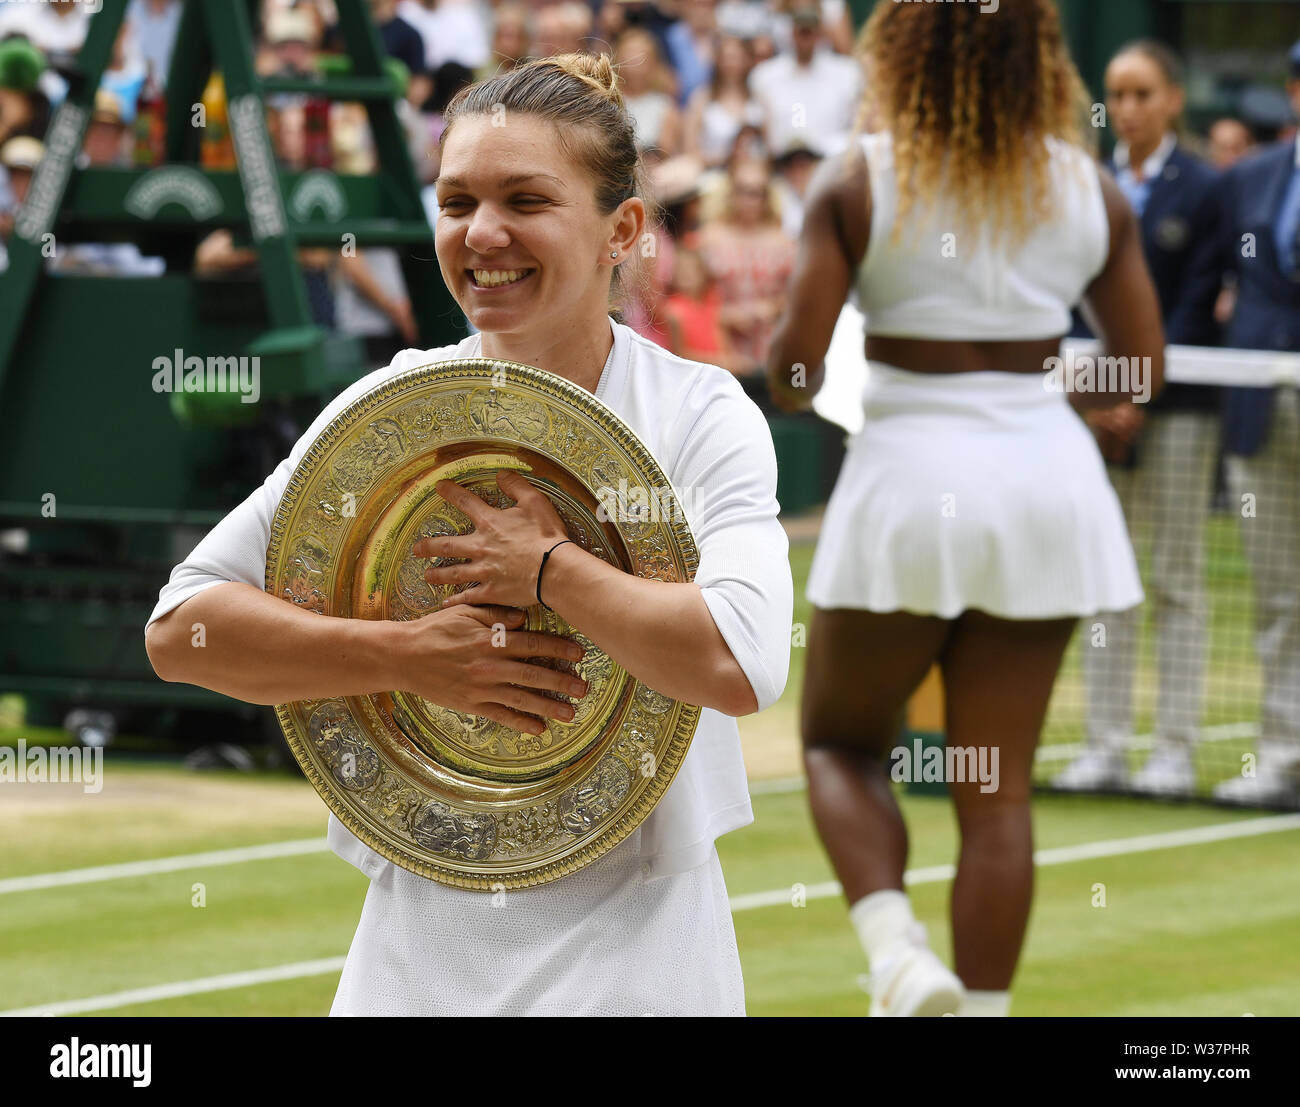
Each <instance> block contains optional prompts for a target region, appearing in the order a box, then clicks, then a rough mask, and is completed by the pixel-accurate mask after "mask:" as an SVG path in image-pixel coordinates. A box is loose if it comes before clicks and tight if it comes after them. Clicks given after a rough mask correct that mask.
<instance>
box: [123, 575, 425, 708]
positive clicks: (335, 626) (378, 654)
mask: <svg viewBox="0 0 1300 1107" xmlns="http://www.w3.org/2000/svg"><path fill="white" fill-rule="evenodd" d="M400 625H401V624H397V623H391V622H383V621H369V620H364V619H342V618H335V617H331V616H326V615H317V614H314V613H313V612H309V611H304V610H302V609H301V608H298V607H295V606H294V605H293V604H290V603H285V602H284V601H283V600H280V599H277V598H276V597H275V596H271V595H268V594H267V593H266V592H263V591H262V590H261V589H258V588H254V587H253V586H252V585H250V584H243V583H240V582H235V581H232V582H229V583H227V584H217V585H214V586H213V587H211V588H208V589H205V590H204V591H202V592H200V593H199V594H198V595H197V596H192V597H191V598H190V599H188V600H186V601H185V602H184V603H183V604H181V605H180V607H178V608H176V609H175V610H173V611H171V612H169V613H168V614H167V615H165V616H163V617H162V618H161V619H159V620H158V621H157V622H155V623H153V624H152V625H151V626H150V627H149V630H148V633H147V634H146V636H145V647H146V649H147V651H148V654H149V660H150V662H151V663H152V664H153V667H154V671H155V672H157V674H158V675H159V676H160V677H162V679H163V680H166V681H173V682H176V681H179V682H183V683H185V684H197V685H199V686H201V687H203V688H210V689H212V691H214V692H221V693H222V694H224V695H227V696H233V697H234V698H235V699H238V700H243V701H244V702H246V703H259V704H279V703H289V702H291V701H293V700H302V699H321V698H324V697H333V696H359V695H365V694H367V693H370V692H384V691H389V690H391V688H392V674H391V672H389V665H388V664H387V662H388V661H389V660H390V655H389V649H388V646H389V642H388V639H389V636H390V635H391V634H392V633H393V632H394V630H395V628H397V627H400Z"/></svg>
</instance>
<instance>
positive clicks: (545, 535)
mask: <svg viewBox="0 0 1300 1107" xmlns="http://www.w3.org/2000/svg"><path fill="white" fill-rule="evenodd" d="M497 486H498V487H499V488H500V489H501V491H502V492H504V493H505V494H506V495H507V496H509V497H510V498H511V499H512V500H514V501H515V506H514V507H509V508H505V509H501V508H495V507H491V506H489V505H488V504H485V503H484V502H483V501H482V500H481V499H479V498H478V497H477V496H476V495H474V493H473V492H470V491H469V490H468V489H465V488H462V487H461V486H460V485H458V484H457V483H456V482H455V481H450V480H443V481H439V482H438V485H437V489H438V493H439V495H441V496H442V497H443V499H445V500H446V501H447V502H448V503H449V504H451V505H452V506H454V507H457V508H459V509H460V510H461V511H463V512H464V513H465V514H466V515H468V516H469V519H470V521H471V522H472V523H473V524H474V529H473V531H471V532H470V533H469V534H456V535H449V536H446V537H438V538H422V539H420V541H418V542H416V543H415V545H414V546H413V547H412V553H414V554H415V556H416V557H437V558H452V559H454V558H464V560H463V561H461V562H459V563H458V564H455V565H435V566H430V567H429V568H427V569H425V571H424V578H425V580H427V581H428V582H429V583H430V584H452V585H455V584H468V583H471V582H474V581H477V582H478V583H477V584H476V585H475V586H474V587H473V588H468V589H466V590H465V591H463V592H458V593H456V594H455V595H453V596H448V597H447V599H446V600H445V601H444V602H443V606H444V607H453V606H455V605H457V604H505V605H506V606H508V607H529V606H531V605H532V604H535V603H537V573H538V570H539V569H540V568H541V564H542V555H543V554H544V553H545V552H546V551H547V550H549V549H550V548H551V547H552V546H554V545H555V544H556V543H557V542H562V541H563V540H564V539H566V538H568V533H567V532H566V531H565V528H564V522H563V520H561V519H560V516H559V515H558V514H557V513H556V511H555V508H554V507H553V506H552V504H551V501H550V500H549V499H548V498H547V497H546V496H545V495H544V494H543V493H541V492H539V491H538V490H537V489H536V488H534V487H533V486H532V485H531V484H529V482H528V480H527V479H526V478H525V477H523V476H522V475H521V474H519V473H516V472H514V471H513V470H509V469H503V470H501V471H500V472H498V473H497Z"/></svg>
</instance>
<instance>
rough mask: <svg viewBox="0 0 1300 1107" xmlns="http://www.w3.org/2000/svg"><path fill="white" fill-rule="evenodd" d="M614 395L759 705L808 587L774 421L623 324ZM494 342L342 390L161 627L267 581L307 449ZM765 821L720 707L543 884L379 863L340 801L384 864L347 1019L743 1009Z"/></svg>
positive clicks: (161, 608) (200, 559)
mask: <svg viewBox="0 0 1300 1107" xmlns="http://www.w3.org/2000/svg"><path fill="white" fill-rule="evenodd" d="M610 327H611V329H612V333H613V338H614V344H613V348H612V349H611V350H610V355H609V360H608V361H607V362H606V365H605V368H604V371H603V373H602V375H601V380H600V384H599V386H598V387H597V391H596V395H597V397H599V398H600V399H601V400H603V401H604V402H605V403H606V404H607V405H608V406H609V407H610V408H611V409H613V411H614V412H615V413H616V414H618V415H619V416H620V417H621V418H622V419H623V421H624V422H625V423H627V424H628V425H629V426H630V427H631V428H632V429H633V430H634V431H635V432H636V433H637V434H638V436H639V437H640V438H641V440H642V441H643V442H644V443H645V444H646V445H647V447H648V448H649V449H650V451H651V452H652V453H653V454H654V456H655V457H656V459H657V460H658V461H659V463H660V465H661V466H662V468H663V470H664V472H665V474H666V475H667V477H668V479H669V481H670V482H671V483H672V485H673V487H674V488H675V489H676V491H677V493H678V501H679V502H680V503H681V504H682V507H683V509H684V510H685V512H686V516H687V519H688V520H689V522H690V524H691V530H692V533H693V535H694V537H695V541H696V545H697V546H698V548H699V552H700V563H699V567H698V569H697V570H696V575H695V583H696V584H697V585H698V586H699V588H700V591H701V593H702V595H703V597H704V602H705V603H706V605H707V606H708V608H709V612H710V614H711V615H712V616H713V619H714V622H715V623H716V624H717V626H718V629H719V631H720V632H721V634H722V637H723V639H724V640H725V641H726V643H727V645H728V646H729V647H730V649H731V652H732V653H733V655H734V656H735V658H736V661H737V662H738V663H739V665H740V667H741V668H742V669H743V670H744V672H745V675H746V676H747V677H748V678H749V682H750V684H751V685H752V687H753V689H754V694H755V696H756V698H757V700H758V705H759V708H760V709H762V708H765V707H768V706H769V705H771V704H772V703H774V702H775V701H776V700H777V698H778V697H779V696H780V695H781V692H782V691H783V689H784V687H785V682H786V676H787V673H788V669H789V662H790V621H791V618H792V606H793V585H792V582H791V579H790V567H789V559H788V551H789V545H788V542H787V540H786V536H785V531H784V530H783V528H782V527H781V525H780V523H779V522H778V521H777V510H778V508H777V502H776V455H775V451H774V449H773V446H772V439H771V435H770V433H769V432H768V429H767V424H766V422H765V421H764V419H763V416H762V414H761V413H760V412H759V410H758V408H757V407H756V406H755V405H754V404H753V402H752V401H751V400H749V399H748V398H747V397H746V396H745V394H744V392H743V391H742V390H741V388H740V385H739V384H738V383H737V382H736V380H735V378H734V377H733V376H732V375H731V374H730V373H728V372H726V371H725V370H723V369H720V368H718V367H716V366H711V365H701V364H699V363H696V362H689V361H685V360H683V359H682V358H678V357H674V356H673V355H672V354H669V353H667V352H666V351H664V350H662V349H660V348H659V347H658V346H656V345H654V344H653V343H652V342H649V341H647V340H646V339H643V338H641V337H640V336H639V335H637V334H635V333H634V332H633V331H631V330H630V329H629V328H627V327H625V326H623V325H622V324H620V323H616V322H615V321H614V320H613V319H610ZM481 341H482V339H481V336H480V335H477V334H475V335H471V336H470V337H469V338H467V339H465V340H464V341H463V342H461V343H460V344H459V345H457V346H447V347H442V348H440V349H436V350H427V351H419V350H407V351H404V352H403V353H402V354H399V355H398V357H397V358H396V359H395V360H394V362H393V363H392V365H390V366H388V367H387V368H385V369H381V370H379V371H377V372H376V373H372V374H370V376H368V377H366V378H364V379H363V380H361V381H358V382H357V383H356V384H354V385H352V386H351V387H350V388H349V389H347V390H346V391H344V392H343V393H342V394H341V395H340V396H339V397H337V398H336V399H335V400H334V401H333V402H332V403H331V404H330V405H329V406H328V407H327V408H326V409H325V411H323V412H322V413H321V415H320V416H319V417H318V418H317V419H316V421H315V423H313V425H312V426H311V427H310V428H308V430H307V432H306V433H305V434H304V435H303V436H302V438H301V439H300V440H299V441H298V443H297V444H296V445H295V447H294V449H293V451H292V452H291V453H290V455H289V457H287V458H285V459H284V461H282V462H281V463H280V465H279V466H278V467H277V469H276V470H275V472H274V473H272V474H271V476H270V477H268V478H267V480H266V482H265V483H264V484H263V486H262V487H261V488H260V489H258V490H257V491H256V492H254V493H253V494H252V495H251V496H249V498H248V499H247V500H245V501H244V502H243V503H242V504H240V505H239V506H238V507H237V508H235V509H234V510H233V511H232V512H231V513H230V514H229V515H228V516H226V518H225V519H223V520H222V521H221V522H220V523H219V524H218V525H217V526H216V527H215V528H214V529H213V530H212V531H211V532H210V533H209V534H208V535H207V537H205V538H204V539H203V541H202V542H200V543H199V545H198V546H197V547H196V548H195V549H194V551H193V552H192V553H191V554H190V555H189V557H188V558H186V560H185V561H184V562H182V563H181V564H180V565H178V566H176V568H175V569H173V571H172V574H171V579H170V580H169V581H168V583H167V585H166V586H165V587H164V588H163V589H162V592H161V594H160V596H159V600H158V604H157V606H156V607H155V608H154V611H153V614H152V615H151V616H150V619H149V621H150V622H153V621H154V620H155V619H158V618H161V617H162V616H163V615H165V614H166V613H167V612H168V611H171V610H172V609H173V608H175V607H177V606H179V605H180V604H181V603H183V602H184V601H185V600H187V599H189V598H190V597H191V596H193V595H195V594H196V593H198V592H201V591H203V590H204V589H205V588H209V587H212V586H214V585H217V584H221V583H225V582H229V581H242V582H244V583H247V584H250V585H253V586H254V587H256V588H259V589H260V588H261V587H262V583H263V576H264V572H265V562H266V551H267V544H268V541H269V538H270V528H271V522H272V520H273V518H274V515H275V510H276V508H277V506H278V504H279V501H280V497H281V495H282V494H283V492H284V489H285V487H286V485H287V484H288V480H289V476H290V475H291V473H292V472H293V469H294V467H295V466H296V465H297V463H298V461H299V460H300V459H301V457H302V456H303V454H304V453H305V451H306V449H307V448H308V446H310V444H311V442H312V441H313V440H314V439H315V437H316V436H317V435H318V434H319V433H320V431H321V430H322V429H324V427H325V426H326V425H327V424H328V423H329V421H330V420H332V419H333V418H334V416H335V415H336V414H338V413H339V412H340V411H342V410H343V409H344V408H345V407H346V406H347V405H348V404H350V403H351V402H352V401H353V400H355V399H356V398H357V397H359V396H360V395H361V394H362V393H364V392H366V391H368V390H369V389H370V388H372V387H374V386H375V385H377V384H379V383H380V382H381V381H382V380H384V379H385V378H387V377H388V376H391V375H393V374H395V373H398V372H400V371H402V370H405V369H408V368H413V367H415V366H419V365H425V364H429V363H430V362H435V361H445V360H448V359H451V358H455V357H478V356H481V350H482V346H481ZM752 821H753V812H752V810H751V808H750V802H749V791H748V788H747V784H746V779H745V765H744V761H743V759H742V757H741V748H740V734H739V730H738V729H737V726H736V720H735V719H734V718H731V717H729V716H726V715H723V714H722V713H720V712H718V711H714V710H712V709H709V708H705V709H704V710H703V711H702V712H701V716H700V723H699V727H698V729H697V730H696V733H695V738H694V741H693V742H692V744H691V748H690V752H689V753H688V754H687V756H686V758H685V760H684V762H683V764H682V767H681V769H680V770H679V772H678V774H677V777H676V778H675V779H674V781H673V783H672V785H671V786H670V787H669V789H668V791H667V792H666V793H665V795H664V797H663V798H662V799H661V800H660V802H659V804H658V805H657V806H656V807H655V809H654V811H653V812H651V814H650V816H649V818H647V819H646V821H645V822H644V823H643V824H642V825H641V827H640V828H639V829H638V830H637V831H636V832H635V834H634V835H633V836H632V837H630V838H628V839H627V840H626V841H625V842H623V843H622V844H621V845H619V846H618V847H617V848H615V849H614V850H612V851H611V852H610V853H609V854H608V855H606V856H605V857H604V858H601V859H600V860H599V861H597V862H595V863H593V864H592V865H589V866H588V867H586V868H584V869H582V870H580V871H579V872H577V873H574V874H572V875H570V876H566V877H563V878H561V879H560V880H557V881H555V882H554V883H552V884H548V885H544V886H543V887H540V888H535V889H528V890H523V891H516V892H505V893H498V894H493V893H481V892H467V891H462V890H459V889H455V888H449V887H447V886H445V885H442V884H438V883H436V882H435V881H432V880H428V879H426V878H424V877H420V876H416V875H414V874H412V873H410V872H408V871H406V870H405V869H402V868H400V867H398V866H396V865H394V864H393V863H392V862H390V861H387V860H385V859H384V858H382V857H380V856H379V855H378V854H377V853H375V852H374V851H373V850H371V849H370V848H369V847H367V846H366V845H365V844H364V843H362V842H361V841H360V840H359V839H357V838H356V837H355V836H354V835H353V834H351V833H350V832H349V831H348V830H347V829H346V828H345V827H344V826H343V825H342V824H341V823H340V822H339V821H338V820H337V819H336V818H334V817H333V816H332V815H331V816H330V820H329V835H328V839H329V844H330V847H331V849H333V850H334V852H335V853H337V854H338V855H339V856H340V857H342V858H343V859H344V860H346V861H348V862H349V863H351V864H352V865H354V866H356V867H357V868H358V869H359V870H360V871H361V872H363V873H364V874H365V875H366V876H368V877H369V878H370V885H369V889H368V891H367V893H366V899H365V905H364V907H363V908H362V912H361V921H360V923H359V925H358V927H357V932H356V936H355V937H354V939H353V941H352V946H351V949H350V950H349V951H348V956H347V962H346V964H345V966H344V969H343V976H342V979H341V980H340V982H339V988H338V993H337V995H336V996H335V999H334V1005H333V1008H332V1010H331V1013H332V1014H335V1015H466V1014H547V1015H578V1014H606V1015H615V1014H622V1015H645V1014H653V1015H670V1014H697V1015H742V1014H744V1012H745V1001H744V985H743V981H742V977H741V970H740V958H739V955H738V953H737V950H736V936H735V931H734V929H733V928H732V923H731V912H730V908H729V906H728V896H727V888H726V884H725V882H724V880H723V877H722V869H721V866H720V865H719V862H718V854H717V850H716V849H715V847H714V841H715V839H717V838H718V837H719V836H721V835H723V834H725V833H727V832H728V831H731V830H735V829H736V828H738V827H742V826H745V825H746V824H748V823H750V822H752Z"/></svg>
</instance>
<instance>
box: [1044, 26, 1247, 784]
mask: <svg viewBox="0 0 1300 1107" xmlns="http://www.w3.org/2000/svg"><path fill="white" fill-rule="evenodd" d="M1184 99H1185V95H1184V89H1183V75H1182V64H1181V62H1180V61H1179V59H1178V57H1177V55H1175V54H1174V53H1173V51H1172V50H1170V49H1169V47H1167V46H1165V45H1164V44H1163V43H1159V42H1154V41H1151V40H1143V41H1139V42H1133V43H1130V44H1128V45H1127V46H1125V47H1123V48H1122V49H1121V50H1120V51H1119V52H1118V53H1117V54H1116V55H1115V57H1114V58H1113V59H1112V60H1111V63H1110V64H1109V65H1108V66H1107V68H1106V107H1107V112H1108V114H1109V117H1110V123H1111V124H1112V125H1113V126H1114V128H1115V130H1116V132H1117V135H1118V142H1117V145H1116V147H1115V156H1114V158H1113V159H1112V160H1111V161H1110V162H1109V163H1108V165H1107V168H1108V169H1109V170H1110V171H1111V172H1112V173H1113V174H1114V175H1115V180H1116V183H1117V184H1118V185H1119V187H1120V189H1121V190H1122V191H1123V192H1124V194H1125V196H1126V197H1127V198H1128V201H1129V203H1130V204H1132V206H1133V210H1134V211H1135V212H1136V213H1137V215H1138V218H1139V220H1140V225H1141V228H1142V247H1143V253H1144V254H1145V255H1146V260H1147V266H1148V268H1149V269H1150V271H1151V276H1152V280H1153V282H1154V284H1155V287H1156V292H1157V294H1158V295H1159V297H1160V310H1161V316H1162V319H1163V321H1164V327H1165V334H1166V336H1167V338H1168V341H1169V342H1171V343H1177V344H1180V345H1188V346H1217V345H1218V343H1219V333H1218V332H1219V327H1218V324H1217V323H1216V322H1215V319H1214V304H1215V300H1216V299H1217V297H1218V294H1219V289H1220V286H1221V285H1222V274H1223V264H1222V258H1221V253H1220V250H1221V246H1220V243H1221V231H1220V228H1219V217H1220V209H1219V197H1218V188H1219V183H1220V175H1219V174H1218V172H1216V171H1215V170H1214V169H1213V168H1212V167H1211V166H1209V165H1208V164H1207V163H1205V162H1203V161H1201V160H1200V159H1199V158H1197V157H1195V156H1194V155H1192V154H1191V153H1189V152H1188V151H1187V150H1185V149H1183V147H1182V146H1181V145H1179V142H1178V137H1177V133H1176V127H1177V122H1178V119H1179V117H1180V116H1181V115H1182V112H1183V105H1184ZM1119 352H1122V351H1119ZM1219 403H1220V396H1219V390H1218V389H1217V388H1213V387H1209V386H1205V385H1195V384H1185V383H1168V384H1166V386H1165V388H1164V390H1163V391H1162V392H1161V393H1160V395H1159V396H1157V397H1156V398H1155V399H1154V400H1153V401H1152V402H1150V403H1148V404H1141V405H1139V404H1121V405H1120V406H1119V407H1118V408H1116V409H1114V410H1112V411H1105V412H1097V413H1093V414H1090V416H1089V420H1088V421H1089V423H1090V424H1091V425H1092V427H1093V430H1094V433H1095V434H1096V435H1097V438H1098V441H1099V444H1100V445H1101V447H1102V451H1103V453H1104V454H1105V455H1106V458H1107V461H1109V462H1110V466H1109V470H1108V471H1109V474H1110V478H1111V483H1112V484H1113V485H1114V487H1115V492H1116V495H1117V496H1118V497H1119V500H1120V503H1121V504H1122V505H1123V508H1124V514H1125V517H1126V519H1127V520H1128V523H1129V529H1130V533H1131V534H1132V536H1133V538H1134V545H1135V546H1138V547H1139V548H1140V546H1141V544H1142V542H1143V539H1144V538H1145V537H1146V535H1147V533H1148V531H1149V533H1150V540H1151V572H1150V574H1149V578H1150V579H1149V581H1148V586H1147V591H1148V595H1149V596H1150V597H1151V601H1152V604H1153V606H1154V609H1155V610H1154V616H1155V618H1154V623H1155V633H1156V656H1157V660H1158V665H1159V673H1160V683H1159V699H1158V702H1157V710H1156V720H1155V733H1154V740H1153V743H1152V751H1151V756H1150V757H1149V758H1148V759H1147V761H1146V763H1145V764H1144V765H1143V767H1142V768H1141V769H1140V770H1139V771H1138V772H1137V774H1136V775H1135V776H1134V777H1133V778H1132V780H1131V781H1129V780H1128V770H1127V759H1126V757H1125V752H1126V750H1127V749H1128V748H1129V746H1130V745H1131V744H1132V742H1133V738H1134V733H1133V732H1134V715H1133V683H1134V675H1135V673H1136V671H1137V668H1138V634H1139V629H1140V625H1141V621H1142V611H1141V609H1140V608H1131V609H1130V610H1128V611H1119V612H1106V613H1103V614H1102V615H1100V616H1099V620H1098V621H1099V622H1100V623H1101V625H1102V626H1104V628H1105V637H1104V639H1100V638H1099V637H1098V636H1097V635H1096V634H1095V632H1094V633H1093V634H1091V635H1089V636H1087V637H1086V638H1085V641H1087V642H1088V643H1089V645H1088V647H1086V648H1085V650H1084V657H1083V662H1084V675H1085V679H1086V682H1087V693H1088V715H1087V737H1088V742H1087V746H1086V748H1085V750H1084V752H1083V753H1082V754H1081V755H1080V756H1079V757H1078V758H1077V759H1076V760H1075V761H1074V762H1072V763H1071V764H1070V765H1069V766H1068V767H1067V768H1066V769H1065V770H1064V771H1063V772H1062V773H1061V774H1060V775H1059V776H1058V777H1057V778H1056V781H1055V784H1056V785H1057V787H1060V788H1066V789H1071V790H1085V791H1086V790H1093V789H1098V788H1113V787H1123V786H1125V785H1126V784H1127V786H1128V787H1130V788H1132V789H1133V790H1134V791H1138V792H1145V793H1154V794H1164V795H1190V794H1191V793H1192V792H1193V791H1194V790H1195V788H1196V770H1195V765H1194V763H1193V756H1192V755H1193V750H1194V748H1195V743H1196V740H1197V737H1198V735H1199V727H1200V721H1201V708H1202V704H1203V700H1204V695H1203V692H1204V685H1205V657H1206V640H1207V626H1206V623H1207V610H1208V604H1207V600H1206V588H1205V540H1204V533H1205V522H1206V518H1207V516H1208V514H1209V507H1210V499H1211V495H1212V490H1213V482H1214V465H1215V460H1216V458H1217V454H1218V434H1219Z"/></svg>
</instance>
